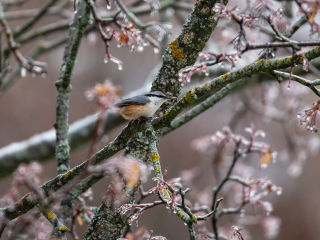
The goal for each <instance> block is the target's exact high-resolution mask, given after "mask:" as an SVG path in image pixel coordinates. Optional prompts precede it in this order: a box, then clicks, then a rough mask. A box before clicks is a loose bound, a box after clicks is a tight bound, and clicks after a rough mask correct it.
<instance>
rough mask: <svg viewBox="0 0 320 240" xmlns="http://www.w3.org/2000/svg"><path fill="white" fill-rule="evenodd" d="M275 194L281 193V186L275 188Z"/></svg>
mask: <svg viewBox="0 0 320 240" xmlns="http://www.w3.org/2000/svg"><path fill="white" fill-rule="evenodd" d="M276 193H277V195H281V194H282V187H278V188H277V190H276Z"/></svg>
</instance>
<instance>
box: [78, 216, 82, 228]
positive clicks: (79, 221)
mask: <svg viewBox="0 0 320 240" xmlns="http://www.w3.org/2000/svg"><path fill="white" fill-rule="evenodd" d="M77 221H78V223H79V225H80V226H82V225H83V219H82V217H81V215H80V214H78V215H77Z"/></svg>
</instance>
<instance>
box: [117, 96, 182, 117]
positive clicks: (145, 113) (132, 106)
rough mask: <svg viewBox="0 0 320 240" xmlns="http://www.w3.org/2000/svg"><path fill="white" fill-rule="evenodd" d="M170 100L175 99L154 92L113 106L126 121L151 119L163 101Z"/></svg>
mask: <svg viewBox="0 0 320 240" xmlns="http://www.w3.org/2000/svg"><path fill="white" fill-rule="evenodd" d="M170 99H176V97H168V96H166V95H164V94H163V93H162V92H160V91H155V92H150V93H147V94H144V95H138V96H135V97H132V98H128V99H125V100H123V101H121V102H119V103H117V104H115V105H114V106H115V107H116V108H117V111H118V112H119V113H120V114H121V116H122V117H124V118H125V119H127V120H136V119H145V118H149V117H151V116H152V115H153V114H154V113H155V112H156V111H157V110H158V108H159V107H160V106H161V105H162V104H163V103H164V102H165V101H167V100H170Z"/></svg>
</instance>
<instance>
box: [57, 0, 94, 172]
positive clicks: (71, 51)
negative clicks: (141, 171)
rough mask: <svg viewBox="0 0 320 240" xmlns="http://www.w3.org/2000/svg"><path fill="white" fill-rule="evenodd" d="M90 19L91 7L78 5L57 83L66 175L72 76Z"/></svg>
mask: <svg viewBox="0 0 320 240" xmlns="http://www.w3.org/2000/svg"><path fill="white" fill-rule="evenodd" d="M89 19H90V6H88V5H87V3H86V2H85V1H84V0H83V1H80V2H79V4H78V10H77V13H76V14H75V16H74V20H73V23H72V24H71V26H70V29H69V36H68V40H67V45H66V48H65V52H64V56H63V62H62V66H61V73H60V78H59V80H58V81H57V82H56V87H57V90H58V95H57V104H56V123H55V125H54V127H55V129H56V138H57V139H56V151H55V154H56V160H57V162H58V173H59V174H64V173H66V172H67V171H68V170H69V169H70V164H69V159H70V153H69V152H70V147H69V143H68V129H69V124H68V115H69V94H70V92H71V85H70V82H71V76H72V72H73V68H74V64H75V61H76V57H77V53H78V50H79V48H80V44H81V39H82V36H83V35H84V32H85V30H86V27H87V25H88V21H89Z"/></svg>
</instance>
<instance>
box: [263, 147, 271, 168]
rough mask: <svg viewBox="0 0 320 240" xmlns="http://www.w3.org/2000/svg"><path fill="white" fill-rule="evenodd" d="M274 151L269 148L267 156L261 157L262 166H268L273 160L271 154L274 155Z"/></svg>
mask: <svg viewBox="0 0 320 240" xmlns="http://www.w3.org/2000/svg"><path fill="white" fill-rule="evenodd" d="M272 152H273V151H272V150H271V149H270V148H269V149H268V150H267V151H266V152H265V154H263V156H262V157H261V159H260V165H263V164H265V165H268V163H269V162H270V160H271V154H272Z"/></svg>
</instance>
